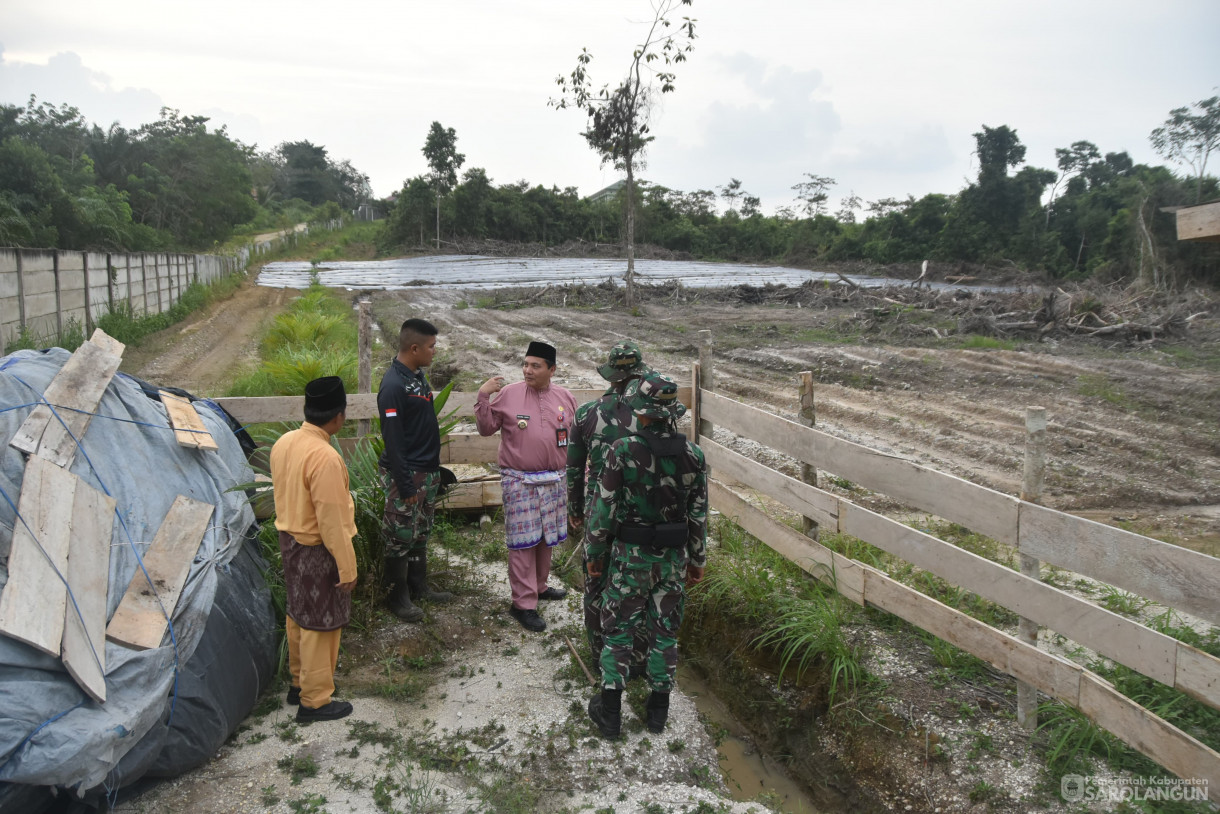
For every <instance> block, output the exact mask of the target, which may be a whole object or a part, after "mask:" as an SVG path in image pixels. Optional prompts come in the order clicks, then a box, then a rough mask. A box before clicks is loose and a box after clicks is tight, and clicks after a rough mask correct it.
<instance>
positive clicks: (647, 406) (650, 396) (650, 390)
mask: <svg viewBox="0 0 1220 814" xmlns="http://www.w3.org/2000/svg"><path fill="white" fill-rule="evenodd" d="M630 406H631V412H633V413H635V414H636V415H638V416H647V417H648V418H674V419H676V418H681V417H682V415H683V414H684V413H685V412H686V405H685V404H683V403H682V402H680V401H678V383H677V382H675V381H674V380H673V379H671V378H669V377H668V376H662V375H661V374H660V373H657V372H655V371H649V372H648V373H647V374H646V375H645V376H644V378H643V379H641V380H640V386H639V389H638V390H636V392H635V395H634V396H632V397H631V402H630Z"/></svg>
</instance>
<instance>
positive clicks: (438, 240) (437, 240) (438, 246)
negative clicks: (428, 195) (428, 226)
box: [436, 192, 441, 252]
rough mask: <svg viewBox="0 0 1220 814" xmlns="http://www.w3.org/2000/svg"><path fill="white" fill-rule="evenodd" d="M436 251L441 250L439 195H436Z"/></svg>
mask: <svg viewBox="0 0 1220 814" xmlns="http://www.w3.org/2000/svg"><path fill="white" fill-rule="evenodd" d="M436 250H437V251H438V252H439V251H440V250H441V195H440V193H439V192H438V193H437V194H436Z"/></svg>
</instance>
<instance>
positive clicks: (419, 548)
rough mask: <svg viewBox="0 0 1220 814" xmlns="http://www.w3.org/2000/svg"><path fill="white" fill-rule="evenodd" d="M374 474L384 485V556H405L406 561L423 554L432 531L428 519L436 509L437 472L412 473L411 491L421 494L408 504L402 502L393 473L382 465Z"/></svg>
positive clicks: (438, 475)
mask: <svg viewBox="0 0 1220 814" xmlns="http://www.w3.org/2000/svg"><path fill="white" fill-rule="evenodd" d="M378 474H379V475H380V476H381V485H382V487H383V488H384V489H385V514H384V515H383V518H382V522H383V534H384V536H385V558H386V559H387V560H394V559H399V558H402V557H406V558H407V560H408V561H417V560H419V559H423V558H425V557H426V556H427V548H428V535H429V534H430V533H431V531H432V521H433V517H434V515H435V513H436V493H437V490H438V489H439V487H440V482H441V474H440V472H416V473H414V476H415V491H416V492H417V493H418V494H420V495H421V497H420V499H419V500H417V501H416V502H415V503H412V504H407V503H404V502H403V500H402V497H401V496H400V495H399V493H398V484H396V483H395V482H394V476H393V475H391V474H390V473H389V472H388V471H386V470H384V469H381V470H379V471H378ZM413 558H414V559H413Z"/></svg>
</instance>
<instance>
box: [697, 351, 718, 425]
mask: <svg viewBox="0 0 1220 814" xmlns="http://www.w3.org/2000/svg"><path fill="white" fill-rule="evenodd" d="M699 389H700V391H703V390H709V391H714V390H715V389H716V384H715V374H714V371H713V369H712V332H711V331H700V332H699ZM714 429H715V428H714V427H713V426H712V422H710V421H708V420H707V419H705V418H703V410H702V404H701V405H700V410H699V430H698V434H699V435H702V436H706V437H707V438H713V434H714V433H713V430H714ZM713 440H714V439H713Z"/></svg>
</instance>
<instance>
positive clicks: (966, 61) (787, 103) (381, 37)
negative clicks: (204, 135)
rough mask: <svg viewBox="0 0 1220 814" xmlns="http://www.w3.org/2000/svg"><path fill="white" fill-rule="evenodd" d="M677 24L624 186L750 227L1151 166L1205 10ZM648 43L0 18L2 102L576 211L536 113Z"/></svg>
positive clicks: (574, 115)
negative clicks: (1007, 145) (445, 157)
mask: <svg viewBox="0 0 1220 814" xmlns="http://www.w3.org/2000/svg"><path fill="white" fill-rule="evenodd" d="M682 14H686V15H690V16H692V17H694V18H695V19H696V20H697V21H698V22H697V24H696V34H697V36H698V38H697V39H696V41H695V48H694V51H693V52H692V53H691V55H690V58H689V61H688V62H686V63H685V64H683V65H680V66H679V67H678V77H677V87H676V90H675V92H674V93H671V94H667V95H665V97H664V103H663V105H661V106H660V108H659V109H658V110H657V111H656V113H655V119H654V126H653V134H654V135H655V136H656V141H655V142H654V143H653V144H652V145H651V146H650V148H649V150H648V155H647V159H648V166H647V168H646V169H645V171H644V173H643V177H644V178H645V179H647V180H649V181H652V182H654V183H659V184H663V185H665V186H669V187H672V188H675V189H681V190H685V191H691V190H695V189H714V188H718V187H720V186H723V185H724V184H725V183H726V182H727V181H728V180H729V179H730V178H738V179H740V180H741V181H742V186H743V188H744V189H745V190H746V191H747V192H749V193H751V194H753V195H757V196H759V197H760V198H761V199H762V203H763V208H764V209H765V210H766V211H772V210H773V209H774V208H775V207H777V206H781V205H785V204H791V203H792V200H793V193H792V191H791V187H792V185H793V184H795V183H797V182H798V181H800V180H801V179H802V175H803V173H806V172H808V173H814V174H816V175H823V176H830V177H833V178H835V179H836V180H837V182H838V184H837V186H836V187H835V188H834V190H833V192H832V201H834V200H836V199H838V198H839V197H841V196H845V195H847V194H848V193H849V192H852V191H854V192H855V193H856V194H858V195H860V196H861V197H862V198H864V199H865V200H876V199H878V198H883V197H897V198H902V197H905V196H906V195H907V194H913V195H915V196H917V197H918V196H922V195H924V194H926V193H929V192H943V193H953V192H956V191H958V190H960V189H961V188H962V187H963V186H964V185H965V183H966V182H967V180H968V179H972V178H973V177H974V175H975V172H976V164H975V161H974V157H973V155H972V153H973V150H974V139H973V137H972V133H974V132H976V131H978V130H979V129H980V125H983V124H986V125H988V126H991V127H995V126H999V125H1008V126H1010V127H1012V128H1015V129H1016V130H1017V133H1018V135H1019V137H1020V139H1021V141H1022V142H1023V143H1024V144H1025V145H1026V146H1027V147H1028V152H1027V155H1026V158H1027V162H1028V163H1030V164H1033V165H1035V166H1041V167H1047V168H1054V166H1055V154H1054V150H1055V148H1056V147H1066V146H1068V145H1069V144H1071V143H1072V142H1074V141H1078V140H1081V139H1085V140H1088V141H1092V142H1094V143H1095V144H1096V145H1097V146H1098V147H1099V148H1100V149H1101V151H1102V152H1103V153H1104V152H1110V151H1118V150H1126V151H1128V152H1129V153H1130V154H1131V155H1132V157H1133V158H1135V160H1136V161H1141V162H1148V163H1163V162H1161V161H1160V159H1158V158H1157V156H1156V155H1155V154H1154V153H1153V152H1152V149H1151V147H1150V146H1149V144H1148V133H1149V131H1151V130H1152V129H1153V128H1154V127H1157V126H1158V125H1160V124H1161V123H1162V122H1163V121H1164V120H1165V118H1166V116H1167V114H1168V112H1169V111H1170V110H1171V109H1173V108H1175V107H1180V106H1184V105H1188V104H1190V103H1191V102H1194V101H1198V100H1200V99H1204V98H1207V97H1210V96H1213V95H1215V94H1217V93H1220V2H1218V0H1108V1H1107V2H1100V1H1098V2H1083V1H1082V0H1021V2H1009V0H890V1H888V2H886V1H883V0H827V1H820V0H751V1H750V2H743V0H695V1H694V4H693V5H692V6H682V7H680V11H679V16H680V15H682ZM651 17H652V11H651V6H650V5H649V2H648V0H600V2H593V0H549V2H542V0H449V2H444V1H443V0H440V1H438V0H430V2H426V3H425V2H418V0H393V2H382V1H381V0H349V2H346V3H337V2H333V0H332V1H331V2H325V3H322V2H314V0H295V1H294V2H279V1H278V0H275V1H274V2H272V1H270V0H245V2H233V1H232V0H210V2H205V3H190V4H187V3H178V2H166V1H165V0H117V2H112V3H99V2H97V1H96V0H53V1H50V2H49V1H48V0H38V1H36V0H0V102H4V103H9V104H22V105H23V104H24V103H25V102H26V100H27V99H28V98H29V95H30V93H36V94H37V95H38V97H39V99H41V100H45V101H49V102H55V103H64V102H66V103H69V104H72V105H75V106H77V107H79V108H80V110H81V111H82V113H84V115H85V116H86V118H88V119H89V120H90V121H92V122H95V123H98V124H102V125H103V126H106V125H108V124H109V123H110V122H112V121H118V122H120V123H122V124H123V125H124V126H127V127H135V126H138V125H140V124H142V123H145V122H148V121H152V120H155V119H156V117H157V114H158V110H159V109H160V108H161V107H162V106H168V107H172V108H177V109H179V110H180V111H181V112H182V113H183V114H190V115H206V116H210V117H211V118H212V122H213V123H214V124H216V125H220V124H224V125H227V126H228V130H229V133H230V134H231V135H232V136H234V137H236V138H238V139H240V140H241V141H243V142H246V143H248V144H257V145H258V146H259V147H260V148H263V149H268V148H271V147H274V146H275V145H277V144H279V143H280V142H283V141H296V140H309V141H312V142H313V143H315V144H321V145H324V146H325V147H326V148H327V150H328V151H329V153H330V155H331V157H332V158H334V159H344V158H346V159H348V160H350V161H351V162H352V164H353V165H355V166H356V167H357V168H358V169H359V170H361V171H362V172H365V173H367V174H368V175H369V176H370V178H371V180H372V185H373V191H374V193H375V194H376V195H377V196H385V195H388V194H390V193H391V192H393V191H394V190H396V189H398V188H399V187H401V185H402V183H403V181H404V179H406V178H409V177H411V176H414V175H418V174H421V173H423V172H425V170H426V165H425V162H424V158H423V155H422V153H421V152H420V149H421V148H422V147H423V143H424V139H425V136H426V134H427V131H428V127H429V125H430V124H431V122H432V121H434V120H436V121H440V122H441V123H442V124H443V125H445V126H446V127H453V128H454V129H455V130H456V131H457V135H458V149H459V151H460V152H463V153H465V155H466V164H465V166H464V169H468V168H470V167H483V168H485V169H486V170H487V172H488V175H489V176H490V177H491V178H492V180H493V181H494V182H495V183H509V182H513V181H517V180H520V179H525V180H527V181H529V182H530V183H531V184H543V185H546V186H550V185H552V184H554V185H557V186H559V187H567V186H575V187H577V188H578V189H579V190H580V192H581V194H582V195H588V194H590V193H592V192H595V191H597V190H598V189H600V188H601V187H603V186H605V185H607V184H609V183H612V182H613V181H615V180H617V177H618V176H617V174H616V173H615V172H614V171H613V170H612V169H611V168H609V167H602V166H600V164H599V162H598V158H597V156H596V155H595V154H594V153H593V152H592V151H591V150H590V149H589V148H588V147H587V145H586V144H585V142H584V140H583V139H582V138H581V137H580V135H579V133H580V131H581V130H583V129H584V117H583V115H582V114H580V113H579V112H576V111H556V110H553V109H551V108H549V107H547V100H548V99H549V98H551V97H552V96H554V95H555V93H556V91H557V87H556V85H555V78H556V76H557V75H559V74H560V73H565V74H566V73H568V72H569V71H571V69H572V68H573V66H574V65H575V62H576V57H577V55H578V54H579V53H580V50H581V48H587V49H588V50H589V51H590V53H592V54H593V57H594V59H593V62H592V63H591V65H590V68H589V69H590V73H591V75H592V76H593V78H594V80H595V81H596V82H597V83H598V84H599V85H600V84H605V83H617V82H618V81H619V80H620V79H621V78H622V77H623V76H624V75H625V73H626V70H627V67H628V63H629V61H630V57H631V50H632V47H633V45H635V44H636V43H637V42H639V41H640V40H641V39H642V38H643V36H644V34H645V30H646V29H645V23H646V22H647V21H648V20H650V19H651ZM1217 160H1218V162H1220V158H1218V159H1217ZM1215 172H1216V170H1215V168H1214V167H1213V168H1211V174H1215Z"/></svg>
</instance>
